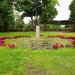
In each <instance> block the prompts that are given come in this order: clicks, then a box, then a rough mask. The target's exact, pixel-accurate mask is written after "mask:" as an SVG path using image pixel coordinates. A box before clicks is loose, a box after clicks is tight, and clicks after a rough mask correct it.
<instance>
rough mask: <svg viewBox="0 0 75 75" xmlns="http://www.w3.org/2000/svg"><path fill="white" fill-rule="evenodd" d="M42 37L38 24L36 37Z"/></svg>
mask: <svg viewBox="0 0 75 75" xmlns="http://www.w3.org/2000/svg"><path fill="white" fill-rule="evenodd" d="M39 37H40V26H36V38H37V39H39Z"/></svg>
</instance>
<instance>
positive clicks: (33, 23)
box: [31, 17, 36, 30]
mask: <svg viewBox="0 0 75 75" xmlns="http://www.w3.org/2000/svg"><path fill="white" fill-rule="evenodd" d="M31 20H32V25H33V28H34V30H35V27H36V25H35V22H34V20H33V17H31Z"/></svg>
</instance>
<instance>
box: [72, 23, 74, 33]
mask: <svg viewBox="0 0 75 75" xmlns="http://www.w3.org/2000/svg"><path fill="white" fill-rule="evenodd" d="M72 31H73V32H75V24H74V25H73V28H72Z"/></svg>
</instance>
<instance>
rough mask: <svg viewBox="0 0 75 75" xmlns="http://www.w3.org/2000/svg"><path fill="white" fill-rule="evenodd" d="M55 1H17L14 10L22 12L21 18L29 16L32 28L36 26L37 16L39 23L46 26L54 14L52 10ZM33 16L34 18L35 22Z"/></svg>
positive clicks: (54, 11)
mask: <svg viewBox="0 0 75 75" xmlns="http://www.w3.org/2000/svg"><path fill="white" fill-rule="evenodd" d="M56 3H57V1H56V0H17V1H16V4H15V6H16V10H18V11H21V12H23V11H24V14H23V15H22V17H25V16H29V17H31V20H32V22H33V25H34V26H37V25H38V16H40V19H41V20H40V22H41V23H44V24H45V25H46V22H47V20H48V19H50V20H52V19H53V18H54V16H55V14H56V10H55V8H54V6H55V4H56ZM33 16H35V17H36V19H35V21H34V20H33Z"/></svg>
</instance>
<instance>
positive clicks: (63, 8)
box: [55, 0, 72, 20]
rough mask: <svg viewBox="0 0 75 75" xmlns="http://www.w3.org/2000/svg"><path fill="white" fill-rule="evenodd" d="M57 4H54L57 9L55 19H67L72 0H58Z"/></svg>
mask: <svg viewBox="0 0 75 75" xmlns="http://www.w3.org/2000/svg"><path fill="white" fill-rule="evenodd" d="M58 1H59V5H56V6H55V7H56V9H57V11H58V14H57V16H56V17H55V20H67V19H69V16H70V10H69V6H70V4H71V2H72V0H58Z"/></svg>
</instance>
